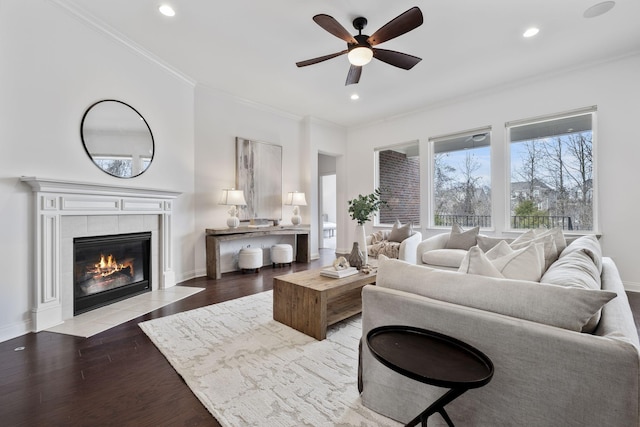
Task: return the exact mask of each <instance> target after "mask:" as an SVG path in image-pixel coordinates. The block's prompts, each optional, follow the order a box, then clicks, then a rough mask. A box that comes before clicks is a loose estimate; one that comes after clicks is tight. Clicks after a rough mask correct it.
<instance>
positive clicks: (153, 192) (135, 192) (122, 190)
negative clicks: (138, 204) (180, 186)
mask: <svg viewBox="0 0 640 427" xmlns="http://www.w3.org/2000/svg"><path fill="white" fill-rule="evenodd" d="M20 181H22V182H24V183H26V184H29V185H30V186H31V188H32V189H33V191H38V192H43V193H67V194H93V195H104V196H123V195H126V196H130V197H153V198H163V199H175V198H176V197H178V196H179V195H180V194H182V193H180V192H177V191H168V190H158V189H152V188H135V187H125V186H117V185H109V184H94V183H87V182H75V181H62V180H56V179H47V178H38V177H35V176H23V177H21V178H20Z"/></svg>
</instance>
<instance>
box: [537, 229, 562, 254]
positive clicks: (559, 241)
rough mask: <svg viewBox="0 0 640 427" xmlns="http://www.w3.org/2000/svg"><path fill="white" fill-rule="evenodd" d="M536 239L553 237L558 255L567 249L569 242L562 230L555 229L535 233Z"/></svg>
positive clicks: (540, 230)
mask: <svg viewBox="0 0 640 427" xmlns="http://www.w3.org/2000/svg"><path fill="white" fill-rule="evenodd" d="M533 232H534V234H535V235H536V237H544V236H553V240H554V241H555V242H556V249H557V251H558V253H560V252H562V251H563V250H564V248H566V247H567V240H566V239H565V237H564V233H563V231H562V228H560V227H554V228H552V229H550V230H547V229H545V228H540V229H537V230H534V231H533Z"/></svg>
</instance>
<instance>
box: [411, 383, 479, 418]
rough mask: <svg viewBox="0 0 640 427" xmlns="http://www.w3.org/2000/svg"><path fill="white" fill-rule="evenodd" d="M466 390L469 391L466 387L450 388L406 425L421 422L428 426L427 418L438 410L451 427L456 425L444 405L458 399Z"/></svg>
mask: <svg viewBox="0 0 640 427" xmlns="http://www.w3.org/2000/svg"><path fill="white" fill-rule="evenodd" d="M465 391H467V389H466V388H454V389H451V390H449V391H448V392H446V393H445V394H444V395H442V397H440V398H439V399H438V400H436V401H435V402H433V403H432V404H431V405H429V407H428V408H427V409H425V410H424V411H422V413H421V414H420V415H418V416H417V417H415V418H414V419H412V420H411V421H409V422H408V423H407V424H406V427H413V426H417V425H418V423H421V425H422V427H426V426H427V419H428V418H429V417H430V416H431V415H433V414H435V413H436V412H437V413H439V414H440V415H442V418H444V420H445V421H446V422H447V425H448V426H449V427H455V426H454V425H453V421H451V418H449V414H447V411H445V410H444V407H445V406H446V405H448V404H449V403H451V402H453V401H454V400H455V399H457V398H458V397H459V396H460V395H461V394H463V393H464V392H465Z"/></svg>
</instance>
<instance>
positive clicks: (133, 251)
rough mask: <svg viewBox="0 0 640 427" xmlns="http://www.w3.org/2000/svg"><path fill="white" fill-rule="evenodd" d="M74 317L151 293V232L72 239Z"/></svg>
mask: <svg viewBox="0 0 640 427" xmlns="http://www.w3.org/2000/svg"><path fill="white" fill-rule="evenodd" d="M73 248H74V250H73V252H74V268H73V270H74V304H73V312H74V315H77V314H80V313H84V312H86V311H89V310H93V309H95V308H98V307H102V306H105V305H108V304H111V303H114V302H116V301H121V300H123V299H126V298H130V297H132V296H134V295H138V294H141V293H144V292H149V291H151V268H150V251H151V233H148V232H144V233H129V234H118V235H110V236H93V237H79V238H75V239H73Z"/></svg>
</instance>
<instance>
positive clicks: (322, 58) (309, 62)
mask: <svg viewBox="0 0 640 427" xmlns="http://www.w3.org/2000/svg"><path fill="white" fill-rule="evenodd" d="M347 52H349V50H347V49H345V50H343V51H342V52H336V53H332V54H331V55H325V56H319V57H317V58H313V59H307V60H306V61H300V62H296V65H297V66H298V67H306V66H307V65H313V64H317V63H318V62H322V61H326V60H327V59H332V58H335V57H336V56H340V55H344V54H345V53H347Z"/></svg>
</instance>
